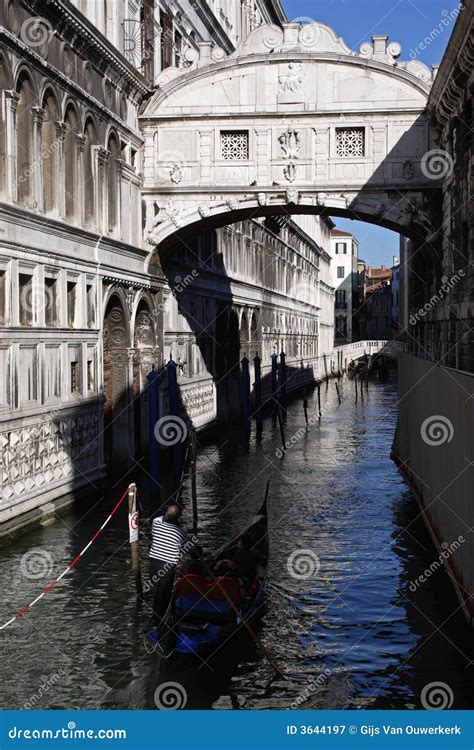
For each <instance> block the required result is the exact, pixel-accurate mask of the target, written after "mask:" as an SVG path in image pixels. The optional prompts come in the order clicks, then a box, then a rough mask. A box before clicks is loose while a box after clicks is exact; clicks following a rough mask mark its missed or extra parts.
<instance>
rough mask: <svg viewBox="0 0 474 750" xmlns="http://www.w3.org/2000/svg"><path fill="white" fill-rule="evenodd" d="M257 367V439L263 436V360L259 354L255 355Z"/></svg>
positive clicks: (255, 365)
mask: <svg viewBox="0 0 474 750" xmlns="http://www.w3.org/2000/svg"><path fill="white" fill-rule="evenodd" d="M253 362H254V367H255V421H256V423H257V439H258V440H260V438H261V437H262V428H263V419H262V361H261V359H260V357H259V356H258V354H256V355H255V357H254V360H253Z"/></svg>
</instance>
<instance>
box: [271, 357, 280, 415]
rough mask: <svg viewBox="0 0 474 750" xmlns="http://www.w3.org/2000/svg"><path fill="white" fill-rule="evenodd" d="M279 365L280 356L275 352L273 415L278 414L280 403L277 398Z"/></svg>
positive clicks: (273, 360) (273, 366)
mask: <svg viewBox="0 0 474 750" xmlns="http://www.w3.org/2000/svg"><path fill="white" fill-rule="evenodd" d="M277 363H278V354H277V353H276V352H275V351H273V353H272V404H273V406H272V412H273V414H276V413H277V411H278V409H279V403H278V398H277V388H278V385H277Z"/></svg>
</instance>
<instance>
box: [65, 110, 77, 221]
mask: <svg viewBox="0 0 474 750" xmlns="http://www.w3.org/2000/svg"><path fill="white" fill-rule="evenodd" d="M64 122H65V125H66V127H65V130H64V171H65V192H66V195H65V198H66V219H67V220H68V221H71V222H74V221H76V220H77V207H78V194H77V190H78V185H77V135H78V119H77V115H76V113H75V111H74V108H73V107H68V109H67V111H66V116H65V118H64Z"/></svg>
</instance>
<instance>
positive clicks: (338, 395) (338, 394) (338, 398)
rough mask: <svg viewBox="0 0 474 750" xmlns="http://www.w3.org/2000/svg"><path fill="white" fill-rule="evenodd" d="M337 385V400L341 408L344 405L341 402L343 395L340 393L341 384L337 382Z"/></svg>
mask: <svg viewBox="0 0 474 750" xmlns="http://www.w3.org/2000/svg"><path fill="white" fill-rule="evenodd" d="M335 385H336V391H337V400H338V401H339V406H340V405H341V404H342V401H341V393H340V391H339V383H338V382H337V381H336V383H335Z"/></svg>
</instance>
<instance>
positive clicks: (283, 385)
mask: <svg viewBox="0 0 474 750" xmlns="http://www.w3.org/2000/svg"><path fill="white" fill-rule="evenodd" d="M279 390H280V393H279V400H280V403H281V404H283V406H285V405H286V354H285V352H283V351H282V352H281V354H280V384H279Z"/></svg>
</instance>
